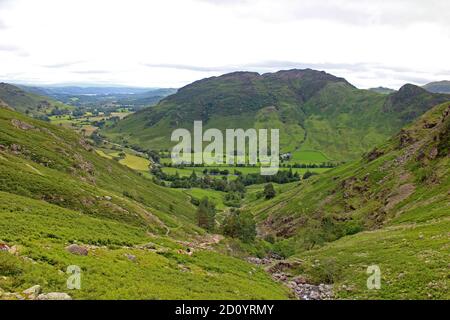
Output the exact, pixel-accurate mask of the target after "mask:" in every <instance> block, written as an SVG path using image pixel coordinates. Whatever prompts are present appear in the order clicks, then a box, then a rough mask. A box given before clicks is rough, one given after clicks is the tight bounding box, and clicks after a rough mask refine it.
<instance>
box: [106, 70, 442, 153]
mask: <svg viewBox="0 0 450 320" xmlns="http://www.w3.org/2000/svg"><path fill="white" fill-rule="evenodd" d="M449 99H450V97H449V96H446V95H439V94H432V93H428V92H427V91H425V90H423V89H420V88H418V87H415V86H412V85H407V86H405V87H403V88H401V89H400V90H399V91H398V92H395V93H392V94H390V95H385V94H379V93H376V92H372V91H369V90H359V89H357V88H355V87H354V86H352V85H351V84H350V83H348V82H347V81H346V80H345V79H343V78H338V77H335V76H333V75H330V74H327V73H325V72H319V71H314V70H310V69H307V70H288V71H279V72H276V73H268V74H263V75H260V74H258V73H251V72H235V73H230V74H225V75H222V76H220V77H213V78H208V79H203V80H200V81H197V82H194V83H192V84H190V85H188V86H186V87H184V88H181V89H179V90H178V92H177V93H176V94H174V95H171V96H169V97H167V98H165V99H163V100H162V101H161V102H160V103H159V104H158V105H157V106H155V107H153V108H149V109H144V110H142V111H141V112H138V113H136V114H134V115H133V116H130V117H128V118H126V119H125V120H123V121H120V122H119V123H117V124H115V125H113V126H111V127H109V128H106V130H103V134H105V135H106V136H108V137H109V138H111V139H113V140H115V141H116V142H119V143H128V144H131V145H139V146H143V147H145V148H150V149H168V148H169V147H170V146H171V145H172V143H171V142H170V135H171V133H172V131H173V130H174V129H176V128H188V129H189V128H191V127H192V125H193V121H194V120H202V121H203V123H204V127H205V128H218V129H221V130H224V129H226V128H279V129H280V143H281V147H282V152H288V151H289V152H293V151H299V150H300V151H317V152H321V153H323V154H325V155H326V156H327V157H328V158H330V159H333V160H349V159H355V158H357V157H358V156H359V155H360V154H362V153H363V152H365V151H367V150H369V149H370V148H371V147H372V146H373V145H376V144H378V143H381V142H382V141H384V140H386V139H387V138H388V137H390V136H391V135H392V134H394V133H395V132H397V131H398V130H399V129H400V128H401V127H402V126H403V125H405V124H406V123H408V122H409V121H411V120H412V119H414V118H415V117H417V116H419V115H421V114H422V113H423V112H424V111H426V110H427V109H428V108H431V107H432V106H434V105H436V104H438V103H441V102H444V101H448V100H449Z"/></svg>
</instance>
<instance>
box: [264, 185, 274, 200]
mask: <svg viewBox="0 0 450 320" xmlns="http://www.w3.org/2000/svg"><path fill="white" fill-rule="evenodd" d="M263 195H264V198H266V199H267V200H269V199H272V198H275V196H276V195H277V193H276V191H275V188H274V187H273V184H271V183H268V184H266V185H265V186H264V192H263Z"/></svg>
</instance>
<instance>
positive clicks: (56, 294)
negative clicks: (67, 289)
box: [37, 292, 72, 300]
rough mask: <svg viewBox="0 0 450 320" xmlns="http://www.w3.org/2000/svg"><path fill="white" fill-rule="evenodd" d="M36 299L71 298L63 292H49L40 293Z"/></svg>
mask: <svg viewBox="0 0 450 320" xmlns="http://www.w3.org/2000/svg"><path fill="white" fill-rule="evenodd" d="M37 300H72V297H71V296H69V295H68V294H67V293H64V292H50V293H45V294H40V295H39V296H38V297H37Z"/></svg>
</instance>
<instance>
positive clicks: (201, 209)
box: [197, 197, 216, 231]
mask: <svg viewBox="0 0 450 320" xmlns="http://www.w3.org/2000/svg"><path fill="white" fill-rule="evenodd" d="M197 224H198V226H199V227H201V228H203V229H206V230H208V231H214V229H215V227H216V208H215V205H214V203H212V202H211V201H209V199H208V198H207V197H205V198H203V199H202V200H201V201H200V203H199V205H198V208H197Z"/></svg>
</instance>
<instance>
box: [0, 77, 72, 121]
mask: <svg viewBox="0 0 450 320" xmlns="http://www.w3.org/2000/svg"><path fill="white" fill-rule="evenodd" d="M0 100H3V101H4V102H5V103H6V104H7V105H9V106H10V107H11V108H13V109H15V110H17V111H19V112H22V113H27V114H29V115H31V116H34V117H38V116H43V115H47V114H49V113H50V112H51V111H52V110H54V109H60V110H67V109H72V107H70V106H67V105H65V104H63V103H61V102H59V101H56V100H54V99H52V98H49V97H46V96H41V95H38V94H34V93H28V92H25V91H23V90H22V89H20V88H18V87H16V86H13V85H10V84H7V83H0Z"/></svg>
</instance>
